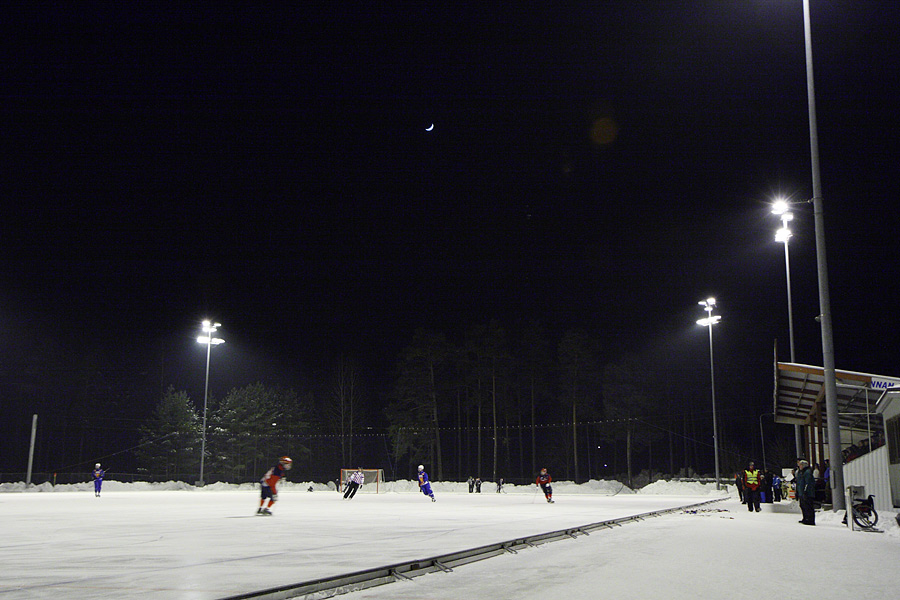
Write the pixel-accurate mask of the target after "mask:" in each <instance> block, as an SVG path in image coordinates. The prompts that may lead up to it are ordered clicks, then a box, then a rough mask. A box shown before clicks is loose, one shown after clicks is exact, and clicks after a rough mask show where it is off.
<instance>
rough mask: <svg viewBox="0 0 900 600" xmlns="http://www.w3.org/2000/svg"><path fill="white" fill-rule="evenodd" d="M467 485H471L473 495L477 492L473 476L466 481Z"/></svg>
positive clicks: (470, 491)
mask: <svg viewBox="0 0 900 600" xmlns="http://www.w3.org/2000/svg"><path fill="white" fill-rule="evenodd" d="M466 483H468V484H469V493H470V494H471V493H472V492H474V491H475V480H474V479H472V476H471V475H469V479H467V480H466Z"/></svg>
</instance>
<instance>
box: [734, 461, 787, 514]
mask: <svg viewBox="0 0 900 600" xmlns="http://www.w3.org/2000/svg"><path fill="white" fill-rule="evenodd" d="M734 485H735V486H736V487H737V490H738V496H740V498H741V504H747V508H749V509H750V510H751V511H753V510H756V511H758V510H759V504H760V502H762V503H764V504H768V503H772V502H781V498H782V497H784V498H787V488H786V487H785V482H784V481H783V480H782V478H781V477H780V476H779V475H778V474H777V473H773V472H772V470H771V469H766V470H765V471H760V470H759V469H757V468H756V465H755V464H754V463H753V462H752V461H751V462H750V464H749V465H748V468H747V469H746V470H745V471H742V472H740V473H735V474H734Z"/></svg>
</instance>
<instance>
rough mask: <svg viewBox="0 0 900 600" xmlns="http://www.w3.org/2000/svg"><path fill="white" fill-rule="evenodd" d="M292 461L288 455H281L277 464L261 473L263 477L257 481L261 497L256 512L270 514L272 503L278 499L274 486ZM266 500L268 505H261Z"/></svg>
mask: <svg viewBox="0 0 900 600" xmlns="http://www.w3.org/2000/svg"><path fill="white" fill-rule="evenodd" d="M293 462H294V461H292V460H291V457H290V456H282V457H281V458H279V459H278V464H277V465H275V466H274V467H272V468H271V469H269V470H268V471H266V474H265V475H263V478H262V479H261V480H260V482H259V484H260V490H261V492H260V493H261V496H262V497H261V498H260V500H259V509H258V510H257V511H256V514H258V515H271V514H272V510H271V509H272V505H273V504H275V502H277V501H278V488H277V487H276V486H277V485H278V482H279V481H281V478H282V477H284V476H285V475H286V474H287V472H288V471H289V470H290V468H291V465H292V464H293ZM266 500H268V501H269V505H268V506H266V507H264V506H263V505H264V504H265V503H266Z"/></svg>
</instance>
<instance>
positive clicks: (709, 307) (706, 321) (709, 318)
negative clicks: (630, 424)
mask: <svg viewBox="0 0 900 600" xmlns="http://www.w3.org/2000/svg"><path fill="white" fill-rule="evenodd" d="M698 304H699V305H700V306H702V307H703V310H705V311H706V318H703V319H700V320H698V321H697V325H703V326H704V327H709V381H710V385H711V389H712V416H713V452H714V453H715V464H716V489H717V490H719V489H721V486H720V484H719V432H718V429H717V426H716V374H715V373H716V371H715V366H714V363H713V325H715V324H716V323H718V322H719V321H720V320H721V319H722V317H721V316H719V315H715V316H713V314H712V311H713V308H715V306H716V299H715V298H707V299H706V300H701V301H700V302H698Z"/></svg>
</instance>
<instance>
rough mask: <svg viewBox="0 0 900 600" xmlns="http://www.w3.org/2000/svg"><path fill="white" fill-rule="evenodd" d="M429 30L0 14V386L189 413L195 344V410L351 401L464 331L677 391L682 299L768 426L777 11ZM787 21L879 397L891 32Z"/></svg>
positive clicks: (795, 159)
mask: <svg viewBox="0 0 900 600" xmlns="http://www.w3.org/2000/svg"><path fill="white" fill-rule="evenodd" d="M458 4H459V3H449V4H448V7H446V8H441V7H440V5H439V4H438V3H434V2H415V3H407V4H402V5H395V4H391V3H321V4H319V3H302V8H296V7H294V8H291V9H285V8H283V7H276V8H271V7H266V8H262V9H261V8H259V7H246V6H239V5H230V6H229V5H227V4H219V3H216V4H209V5H201V6H200V7H196V6H192V7H190V8H187V7H185V6H184V5H181V4H177V3H175V4H168V3H164V4H152V3H151V4H146V3H138V4H134V3H125V4H111V5H109V6H103V7H102V8H101V7H99V6H98V5H91V7H90V8H85V7H83V6H79V5H75V4H67V3H61V4H50V5H47V6H44V7H43V8H41V9H36V10H34V11H32V12H28V13H20V14H17V15H14V16H11V17H10V19H9V20H8V25H11V28H10V29H11V32H10V34H9V35H8V36H7V39H6V41H5V42H4V45H3V53H4V55H5V56H4V60H3V63H4V67H3V77H2V79H3V81H4V83H3V86H2V90H3V91H2V92H0V93H2V95H3V100H2V106H0V127H2V163H0V165H2V174H3V175H2V184H0V185H2V199H3V209H2V220H0V232H2V234H0V244H2V246H0V247H2V253H0V356H2V361H3V363H4V365H5V366H4V368H2V369H0V373H2V375H0V376H2V378H4V379H6V381H5V382H3V383H2V385H3V386H4V387H5V389H7V390H10V389H14V387H15V385H16V384H17V378H18V377H20V374H21V373H22V372H23V370H24V371H28V370H29V369H32V370H34V369H37V370H38V371H40V370H41V367H42V366H41V365H35V364H34V363H35V361H38V360H39V359H38V358H35V357H38V356H41V353H40V352H39V349H40V348H42V347H53V348H61V349H64V350H65V351H66V352H71V353H88V352H98V353H100V354H102V355H103V356H104V357H106V360H108V361H110V362H111V363H112V364H115V365H120V368H122V369H132V368H133V369H135V378H136V379H140V378H147V379H153V380H155V379H158V380H159V382H160V387H162V386H164V385H168V384H169V383H171V384H173V385H175V386H176V388H179V389H187V390H188V391H189V392H190V393H191V395H192V397H195V398H196V397H200V396H202V390H203V388H202V386H203V379H202V378H203V368H204V359H205V353H204V352H203V348H202V347H200V346H198V344H196V342H195V341H194V338H195V337H196V336H197V335H198V329H199V323H200V321H201V320H202V319H203V318H205V317H209V318H212V319H215V320H217V321H220V322H221V323H222V324H223V326H222V328H221V331H220V334H221V335H222V337H224V338H225V339H226V340H227V342H228V343H226V344H225V345H224V346H222V347H220V348H216V349H215V350H214V354H215V356H214V357H213V367H214V369H215V368H219V371H218V373H215V372H214V377H213V378H212V380H211V386H212V389H213V391H214V392H215V393H218V394H220V395H221V394H224V393H225V391H227V389H228V388H229V387H231V386H234V385H246V384H248V383H251V382H254V381H257V380H263V381H271V382H273V383H276V382H277V383H283V384H285V385H301V382H302V381H303V380H304V378H313V377H316V376H317V373H319V372H321V371H323V370H325V371H327V369H328V368H329V364H330V361H331V360H332V359H333V357H334V356H335V354H337V353H340V352H346V353H351V354H354V355H356V356H360V357H362V360H363V363H364V364H365V368H366V370H367V373H368V385H369V386H370V387H371V395H372V396H373V397H374V396H377V395H378V394H379V393H383V389H384V384H386V383H387V384H389V381H390V377H391V369H392V368H393V365H394V362H395V360H396V357H397V354H398V353H399V352H400V350H402V348H403V346H405V345H406V344H407V343H408V342H409V341H410V339H411V336H412V332H413V331H414V330H415V328H417V327H426V328H429V329H434V330H438V331H442V332H444V333H446V334H447V335H448V337H451V338H458V337H460V336H462V334H463V333H464V331H465V329H466V328H468V327H470V326H473V325H477V324H484V323H486V322H487V321H488V320H490V319H492V318H496V319H498V320H499V321H501V322H502V323H503V324H504V325H505V326H506V327H507V328H508V329H515V328H516V327H517V326H520V325H522V324H524V323H526V322H527V321H529V320H531V319H537V320H539V321H541V322H543V323H545V324H546V326H547V327H548V330H549V331H550V332H552V334H553V335H554V336H559V335H561V334H562V332H563V331H565V330H567V329H570V328H583V329H585V330H587V331H590V332H591V333H593V334H594V335H596V336H597V337H598V338H600V339H601V340H602V341H603V343H604V347H605V351H606V353H607V356H610V357H615V356H616V355H617V353H618V352H620V351H621V352H624V351H626V350H636V351H640V350H646V349H655V350H658V351H665V352H668V353H670V355H671V356H673V357H678V364H679V365H684V366H685V368H689V369H697V370H698V373H700V374H703V373H708V371H705V372H704V371H703V369H704V368H708V361H709V355H708V345H707V343H708V342H707V332H706V330H705V329H704V328H702V327H699V326H697V325H696V324H695V321H696V320H697V319H699V318H701V317H702V316H704V314H703V311H702V309H701V307H699V306H698V305H697V301H698V300H701V299H704V298H706V297H707V296H715V297H716V298H717V300H718V304H719V306H718V309H717V314H721V315H722V323H721V324H720V325H718V326H717V327H716V329H715V336H716V349H715V353H716V354H715V356H716V362H717V366H718V364H721V368H722V373H721V376H720V377H719V376H717V385H719V386H720V394H721V402H722V403H723V406H724V407H725V409H728V408H729V407H730V408H732V409H734V408H735V407H743V406H748V407H749V408H748V411H749V415H750V417H749V420H750V421H752V422H751V423H750V424H751V425H753V424H755V423H756V419H757V417H758V415H759V414H761V413H762V412H765V411H771V394H772V364H771V363H772V352H773V344H774V341H775V339H776V338H778V340H779V349H780V351H779V358H780V359H781V360H787V359H788V351H787V348H788V343H787V335H788V325H787V307H786V304H787V302H786V292H785V265H784V247H783V245H782V244H778V243H776V242H775V241H774V231H775V229H776V228H777V226H778V220H777V218H776V217H774V216H773V215H771V214H770V213H769V205H768V203H769V202H770V201H771V200H772V199H773V197H774V196H776V195H778V194H783V195H785V196H788V197H790V198H791V199H793V200H796V201H804V200H807V199H809V198H810V197H811V196H812V179H811V173H810V152H809V129H808V113H807V96H806V71H805V62H804V46H803V21H802V17H803V15H802V3H801V1H800V0H777V1H776V0H740V1H737V0H735V1H728V0H716V1H713V0H708V1H701V0H696V1H694V0H683V1H664V0H659V1H639V0H627V1H603V2H586V3H574V4H572V5H568V6H566V5H565V4H559V5H557V4H547V5H546V6H543V7H542V9H541V10H539V11H532V10H522V9H521V8H510V6H512V5H510V6H507V7H506V8H504V9H502V10H501V9H499V8H498V7H497V6H496V5H493V4H491V3H487V4H478V5H477V6H473V7H472V8H464V7H460V6H458ZM811 4H812V34H813V50H814V56H815V77H816V79H815V85H816V96H817V97H816V100H817V110H818V125H819V139H820V150H821V172H822V187H823V195H824V202H823V205H824V210H825V230H826V237H827V252H828V266H829V277H830V283H831V285H830V289H831V301H832V315H833V323H834V336H835V355H836V356H835V358H836V366H837V368H839V369H846V370H854V371H864V372H871V373H877V374H884V375H893V376H897V375H900V363H898V361H897V356H898V353H897V349H898V344H900V342H898V336H897V331H898V325H900V323H898V321H900V319H898V314H897V308H896V302H895V299H896V297H897V295H898V291H900V278H898V277H897V275H896V273H895V268H896V265H897V264H898V259H900V244H898V242H897V241H896V240H895V239H894V237H895V235H896V232H897V225H898V222H900V220H898V218H897V213H896V210H897V208H896V207H897V198H898V195H897V171H898V167H897V159H898V155H900V143H898V137H897V133H896V125H895V121H896V117H895V113H896V107H897V94H896V92H897V82H898V81H900V78H898V65H900V61H898V58H900V56H898V49H897V44H896V35H895V34H896V31H895V28H896V24H897V23H898V22H900V4H898V3H896V2H893V1H883V2H877V1H866V0H829V1H828V2H825V1H823V0H812V2H811ZM431 124H433V125H434V128H433V130H432V131H426V128H428V127H429V126H430V125H431ZM795 212H796V219H795V221H794V223H793V230H794V237H793V239H792V240H791V244H790V251H791V257H790V258H791V271H792V286H793V298H794V324H795V340H796V346H797V360H798V362H803V363H809V364H821V361H822V359H821V341H820V336H819V329H818V325H817V323H816V322H815V321H814V317H815V315H816V314H818V312H819V308H818V292H817V288H816V263H815V239H814V229H813V214H812V205H811V204H803V205H799V206H797V207H795ZM52 379H53V373H52V371H50V370H48V372H47V374H46V377H45V376H44V375H41V377H40V378H39V379H38V382H39V383H36V384H34V385H38V386H40V385H41V383H40V382H43V383H46V385H47V386H48V390H47V391H46V392H45V396H53V395H55V394H56V393H57V392H56V391H52ZM665 383H666V382H665V381H649V382H648V385H652V386H654V388H656V389H659V388H660V387H664V386H665ZM0 402H2V399H0ZM19 408H20V409H21V410H20V411H19V412H17V413H16V414H17V415H20V413H21V414H26V413H27V414H29V415H30V407H19ZM4 420H5V419H4ZM19 421H20V419H19V420H16V422H15V423H12V422H10V421H7V422H6V423H5V424H4V429H6V428H15V429H16V430H17V431H18V430H20V429H27V427H28V423H27V422H19Z"/></svg>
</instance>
